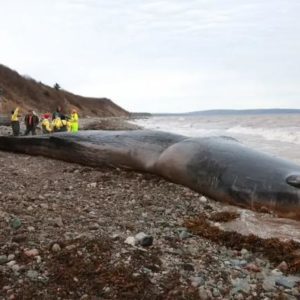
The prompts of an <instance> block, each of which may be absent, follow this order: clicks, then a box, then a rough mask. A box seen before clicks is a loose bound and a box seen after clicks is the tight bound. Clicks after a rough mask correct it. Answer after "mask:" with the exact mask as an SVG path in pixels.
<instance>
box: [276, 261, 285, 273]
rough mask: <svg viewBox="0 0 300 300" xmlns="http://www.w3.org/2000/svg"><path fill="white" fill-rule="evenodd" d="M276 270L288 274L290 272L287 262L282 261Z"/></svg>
mask: <svg viewBox="0 0 300 300" xmlns="http://www.w3.org/2000/svg"><path fill="white" fill-rule="evenodd" d="M276 269H278V270H280V271H282V272H286V271H287V270H288V265H287V263H286V262H285V261H282V262H281V263H280V264H279V265H278V266H277V267H276Z"/></svg>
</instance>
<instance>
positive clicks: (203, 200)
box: [199, 196, 208, 203]
mask: <svg viewBox="0 0 300 300" xmlns="http://www.w3.org/2000/svg"><path fill="white" fill-rule="evenodd" d="M199 201H200V202H201V203H206V202H207V201H208V200H207V198H206V197H204V196H201V197H200V199H199Z"/></svg>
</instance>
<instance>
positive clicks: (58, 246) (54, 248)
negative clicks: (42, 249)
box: [51, 243, 61, 252]
mask: <svg viewBox="0 0 300 300" xmlns="http://www.w3.org/2000/svg"><path fill="white" fill-rule="evenodd" d="M51 250H52V251H53V252H59V251H60V250H61V247H60V245H59V244H57V243H55V244H53V245H52V247H51Z"/></svg>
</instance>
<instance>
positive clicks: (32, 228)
mask: <svg viewBox="0 0 300 300" xmlns="http://www.w3.org/2000/svg"><path fill="white" fill-rule="evenodd" d="M27 230H28V231H29V232H33V231H35V228H34V227H33V226H28V227H27Z"/></svg>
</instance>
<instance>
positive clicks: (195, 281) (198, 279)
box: [190, 276, 204, 287]
mask: <svg viewBox="0 0 300 300" xmlns="http://www.w3.org/2000/svg"><path fill="white" fill-rule="evenodd" d="M190 280H191V283H192V286H193V287H198V286H201V285H203V284H204V279H203V277H200V276H196V277H191V279H190Z"/></svg>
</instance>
